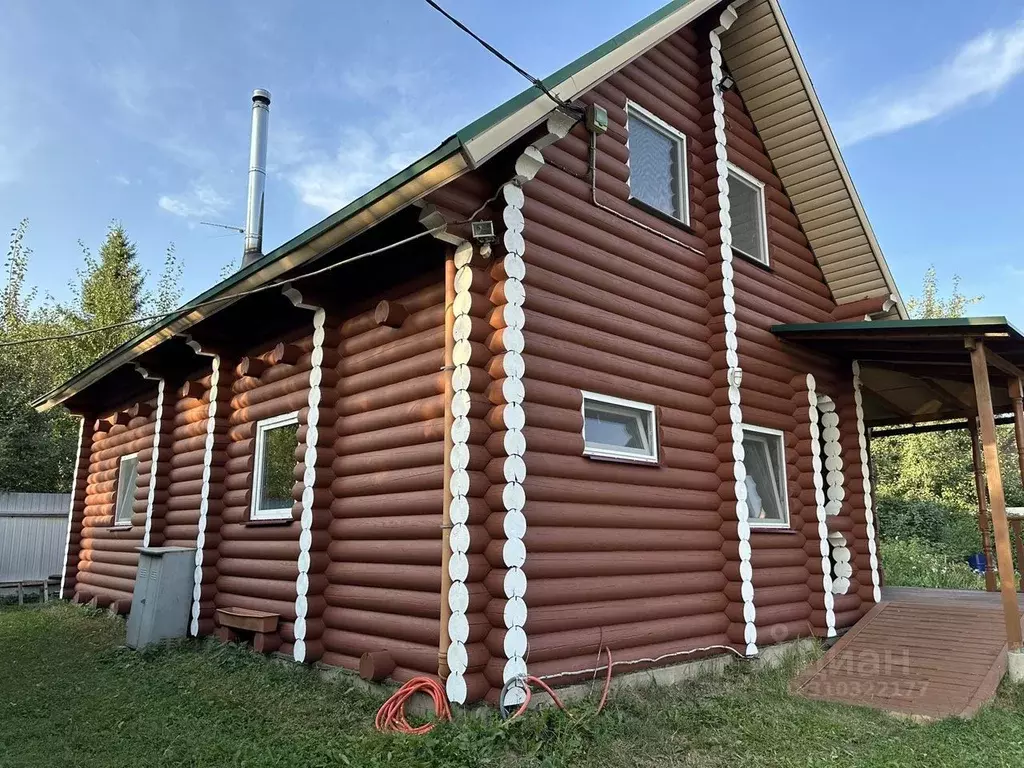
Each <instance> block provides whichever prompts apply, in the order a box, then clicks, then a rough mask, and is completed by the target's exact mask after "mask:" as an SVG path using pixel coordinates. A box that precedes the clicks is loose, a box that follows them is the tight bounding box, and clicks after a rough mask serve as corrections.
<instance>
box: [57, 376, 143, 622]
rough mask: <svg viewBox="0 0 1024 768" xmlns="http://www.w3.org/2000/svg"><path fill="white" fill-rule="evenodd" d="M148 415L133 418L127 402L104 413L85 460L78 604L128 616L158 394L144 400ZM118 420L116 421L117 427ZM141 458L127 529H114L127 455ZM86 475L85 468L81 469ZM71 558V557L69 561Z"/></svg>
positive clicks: (78, 571) (124, 526)
mask: <svg viewBox="0 0 1024 768" xmlns="http://www.w3.org/2000/svg"><path fill="white" fill-rule="evenodd" d="M142 402H143V404H144V405H145V406H146V410H147V412H148V415H146V416H136V417H134V418H132V417H131V416H130V414H129V409H130V407H131V406H132V405H133V403H128V404H126V405H125V406H124V407H123V408H121V409H119V410H118V411H115V412H114V413H109V414H103V415H102V416H101V419H102V420H98V421H97V422H96V426H95V427H94V431H93V434H92V440H91V441H90V444H89V448H88V454H87V455H85V454H83V458H82V462H83V463H84V464H85V465H86V466H87V467H88V470H87V471H88V474H87V476H86V482H85V497H84V499H83V500H82V503H83V513H82V521H81V534H80V539H79V542H80V543H79V548H78V553H77V555H78V558H77V560H78V566H77V567H78V570H77V573H76V574H75V585H74V596H75V599H76V600H77V601H79V602H88V601H91V600H95V601H96V604H97V605H99V606H101V607H106V606H109V605H111V603H117V608H118V610H119V611H121V612H124V611H126V610H127V609H128V607H129V606H130V604H131V597H132V591H133V590H134V587H135V571H136V568H137V566H138V561H139V555H138V552H137V551H136V548H137V547H139V546H140V545H141V544H142V539H143V535H144V532H145V526H146V507H147V502H148V498H149V478H150V472H151V470H152V461H151V457H152V454H153V435H154V432H155V413H154V412H153V411H154V409H155V407H156V397H155V393H154V396H153V397H152V398H151V399H148V400H143V401H142ZM114 422H116V423H114ZM132 453H137V454H138V456H139V464H138V480H137V482H136V486H135V491H134V495H133V504H132V519H131V523H130V524H128V525H120V526H115V525H114V508H115V505H116V498H117V475H118V467H119V462H120V459H121V457H122V456H127V455H129V454H132ZM79 469H80V471H81V466H80V468H79ZM69 559H70V558H69Z"/></svg>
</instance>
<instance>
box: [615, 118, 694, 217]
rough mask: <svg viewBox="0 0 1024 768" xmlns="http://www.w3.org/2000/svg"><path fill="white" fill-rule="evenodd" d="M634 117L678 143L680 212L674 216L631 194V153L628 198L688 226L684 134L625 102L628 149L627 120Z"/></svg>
mask: <svg viewBox="0 0 1024 768" xmlns="http://www.w3.org/2000/svg"><path fill="white" fill-rule="evenodd" d="M633 117H636V118H637V119H638V120H639V121H640V122H642V123H646V124H647V125H648V126H649V127H650V128H653V129H654V130H656V131H658V132H659V133H661V134H663V135H665V136H667V137H668V138H670V139H672V140H673V141H675V142H676V143H677V144H678V145H679V158H680V166H681V167H680V173H679V175H678V176H677V177H676V180H675V181H676V193H677V195H678V196H679V207H680V214H681V215H679V216H676V215H674V214H671V213H665V211H662V210H661V209H659V208H656V207H655V206H653V205H651V204H650V203H647V202H644V201H643V200H642V199H641V198H639V197H637V196H636V195H634V194H633V186H632V179H633V173H632V166H631V163H632V155H630V156H629V157H630V160H629V161H628V162H627V165H629V166H630V175H629V182H627V185H628V186H629V199H630V200H636V201H637V202H638V203H640V204H642V205H644V206H646V207H647V208H650V209H653V210H655V211H657V212H658V213H660V214H662V215H665V216H668V217H669V218H671V219H673V220H675V221H678V222H680V223H682V224H685V225H686V226H690V157H689V154H688V146H687V139H686V134H685V133H683V132H682V131H680V130H679V129H678V128H674V127H672V126H671V125H669V124H668V123H666V122H665V121H664V120H662V119H661V118H660V117H658V116H657V115H655V114H653V113H651V112H649V111H648V110H646V109H644V108H643V107H641V106H640V105H639V104H637V103H636V102H635V101H627V102H626V149H627V150H628V149H629V132H630V130H629V121H630V120H631V119H632V118H633Z"/></svg>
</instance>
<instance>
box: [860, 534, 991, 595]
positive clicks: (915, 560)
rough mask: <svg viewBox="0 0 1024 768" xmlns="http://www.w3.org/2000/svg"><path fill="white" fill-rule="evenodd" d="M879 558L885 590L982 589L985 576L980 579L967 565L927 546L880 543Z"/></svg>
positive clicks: (907, 542)
mask: <svg viewBox="0 0 1024 768" xmlns="http://www.w3.org/2000/svg"><path fill="white" fill-rule="evenodd" d="M880 554H881V558H882V564H883V565H884V566H885V583H886V585H887V586H890V587H932V588H935V589H974V590H983V589H985V577H984V576H979V575H978V574H977V573H975V572H974V571H973V570H971V567H970V566H969V565H968V564H967V563H966V562H964V561H963V560H960V559H957V558H954V557H950V556H949V555H947V554H945V553H944V552H942V551H941V550H940V549H939V548H938V547H937V546H936V545H934V544H932V543H930V542H927V541H922V540H920V539H883V540H882V542H881V553H880Z"/></svg>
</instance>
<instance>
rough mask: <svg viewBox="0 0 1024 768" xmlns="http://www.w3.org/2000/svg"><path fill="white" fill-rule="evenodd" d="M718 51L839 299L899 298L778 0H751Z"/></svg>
mask: <svg viewBox="0 0 1024 768" xmlns="http://www.w3.org/2000/svg"><path fill="white" fill-rule="evenodd" d="M722 40H723V50H722V52H723V55H724V57H725V61H726V65H727V66H728V67H729V71H730V73H731V74H732V76H733V77H734V78H735V80H736V84H737V86H738V87H739V92H740V94H741V95H742V96H743V100H744V102H745V104H746V106H747V109H748V110H749V112H750V115H751V117H752V118H753V120H754V123H755V124H756V125H757V129H758V133H759V134H760V136H761V140H762V141H763V142H764V145H765V148H766V149H767V150H768V155H769V157H770V158H771V160H772V163H774V165H775V169H776V171H778V174H779V177H780V178H781V179H782V183H783V184H784V185H785V187H786V192H787V193H788V194H789V197H790V200H792V202H793V207H794V208H795V209H796V214H797V217H798V218H799V219H800V224H801V226H802V227H803V229H804V232H805V233H806V235H807V239H808V240H809V241H810V243H811V249H812V250H813V251H814V255H815V258H817V260H818V265H819V266H820V267H821V271H822V273H823V274H824V276H825V281H826V282H827V283H828V286H829V288H830V289H831V291H832V295H833V296H834V297H835V300H836V302H837V303H839V304H847V303H849V302H853V301H857V300H859V299H865V298H869V297H874V296H888V295H890V294H891V295H893V296H895V297H896V311H897V312H898V313H899V316H900V317H906V311H905V309H904V307H903V300H902V299H900V298H899V291H898V290H897V288H896V283H895V281H894V280H893V278H892V275H891V274H890V272H889V267H888V265H886V263H885V257H884V256H883V255H882V251H881V248H879V246H878V242H877V241H876V240H875V235H874V233H873V232H872V231H871V225H870V223H868V219H867V216H866V214H865V213H864V208H863V206H862V205H861V202H860V198H859V197H858V196H857V190H856V189H854V186H853V181H852V180H851V179H850V173H849V171H848V170H847V169H846V164H845V163H844V162H843V158H842V156H841V155H840V153H839V147H838V145H837V144H836V140H835V137H834V136H833V135H832V130H831V129H830V128H829V125H828V121H827V120H826V119H825V114H824V112H822V109H821V105H820V104H819V103H818V97H817V96H816V95H815V93H814V87H813V85H812V84H811V80H810V78H809V77H808V75H807V71H806V70H805V69H804V65H803V61H802V60H801V59H800V53H799V51H797V48H796V45H795V44H794V42H793V36H792V34H791V33H790V31H789V27H788V25H787V24H786V20H785V18H784V17H783V15H782V10H781V8H780V7H779V4H778V1H777V0H751V2H749V3H745V4H744V5H743V7H742V8H741V10H740V15H739V20H738V21H737V22H736V23H735V24H734V25H733V26H732V28H731V29H730V30H729V31H728V32H727V33H725V34H724V35H723V36H722Z"/></svg>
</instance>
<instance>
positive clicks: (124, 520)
mask: <svg viewBox="0 0 1024 768" xmlns="http://www.w3.org/2000/svg"><path fill="white" fill-rule="evenodd" d="M131 459H135V485H136V487H135V488H133V489H132V495H131V496H130V497H128V502H127V504H126V506H127V507H128V509H127V515H125V516H122V514H121V510H120V509H119V508H118V507H119V505H118V501H119V500H120V497H121V480H122V478H121V474H122V470H123V469H124V463H125V462H126V461H130V460H131ZM138 477H139V454H138V453H129V454H128V455H126V456H122V457H121V458H120V459H118V462H117V485H116V486H115V487H114V526H115V527H117V528H120V527H125V526H130V525H131V524H132V516H133V515H134V514H135V510H134V509H132V507H134V506H135V491H136V490H138Z"/></svg>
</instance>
